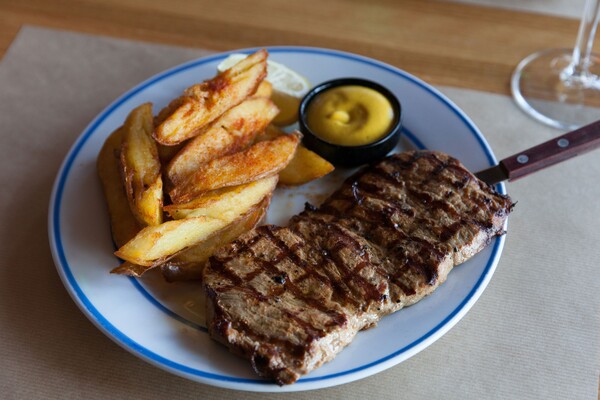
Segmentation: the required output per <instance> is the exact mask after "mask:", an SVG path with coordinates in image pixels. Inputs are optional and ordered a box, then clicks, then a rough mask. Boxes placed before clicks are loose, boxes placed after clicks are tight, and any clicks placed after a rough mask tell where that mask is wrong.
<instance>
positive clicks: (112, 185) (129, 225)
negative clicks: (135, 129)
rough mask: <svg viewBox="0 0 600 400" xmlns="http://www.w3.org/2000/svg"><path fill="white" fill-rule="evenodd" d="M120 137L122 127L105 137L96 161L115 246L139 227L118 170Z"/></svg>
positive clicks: (118, 245) (133, 234)
mask: <svg viewBox="0 0 600 400" xmlns="http://www.w3.org/2000/svg"><path fill="white" fill-rule="evenodd" d="M122 138H123V128H122V127H121V128H119V129H117V130H116V131H114V132H113V133H112V134H111V135H110V136H109V137H108V138H107V139H106V141H105V142H104V145H103V146H102V149H101V150H100V153H99V154H98V160H97V162H96V168H97V171H98V176H99V177H100V182H101V183H102V190H103V192H104V197H105V198H106V204H107V206H108V213H109V216H110V229H111V234H112V238H113V241H114V242H115V245H116V246H117V247H121V246H123V245H124V244H125V243H127V242H128V241H129V240H130V239H131V238H132V237H134V236H135V235H136V234H137V233H138V232H139V230H140V229H141V227H140V226H139V224H138V222H137V221H136V219H135V217H134V216H133V213H132V211H131V208H130V207H129V202H128V200H127V195H126V194H125V189H124V187H123V181H122V179H121V173H120V171H119V153H120V151H121V150H120V149H121V140H122Z"/></svg>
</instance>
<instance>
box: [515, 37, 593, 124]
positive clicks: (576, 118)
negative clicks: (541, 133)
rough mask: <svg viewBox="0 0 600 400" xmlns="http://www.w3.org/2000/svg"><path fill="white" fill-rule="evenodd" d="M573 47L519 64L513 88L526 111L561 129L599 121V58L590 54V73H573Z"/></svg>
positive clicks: (517, 100)
mask: <svg viewBox="0 0 600 400" xmlns="http://www.w3.org/2000/svg"><path fill="white" fill-rule="evenodd" d="M572 53H573V50H572V49H571V50H568V49H555V50H544V51H540V52H537V53H534V54H531V55H530V56H528V57H527V58H525V59H524V60H523V61H521V62H520V63H519V65H518V66H517V68H516V69H515V71H514V73H513V76H512V79H511V91H512V94H513V97H514V98H515V100H516V102H517V104H518V105H519V107H521V109H523V111H525V112H526V113H527V114H528V115H530V116H532V117H534V118H535V119H537V120H539V121H541V122H543V123H545V124H547V125H550V126H553V127H555V128H559V129H571V130H572V129H576V128H579V127H581V126H584V125H587V124H589V123H591V122H594V121H597V120H600V78H598V77H599V76H600V58H598V57H597V56H595V55H592V56H591V57H590V61H591V62H590V65H589V74H586V75H574V74H573V73H572V68H571V57H572Z"/></svg>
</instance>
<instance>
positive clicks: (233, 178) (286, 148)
mask: <svg viewBox="0 0 600 400" xmlns="http://www.w3.org/2000/svg"><path fill="white" fill-rule="evenodd" d="M300 137H301V135H300V134H299V133H294V134H290V135H283V136H280V137H277V138H275V139H273V140H267V141H264V142H259V143H256V144H255V145H253V146H251V147H249V148H248V149H246V150H244V151H241V152H239V153H235V154H231V155H228V156H224V157H221V158H218V159H216V160H212V161H209V162H208V163H206V164H204V165H202V166H201V167H200V168H199V169H198V170H197V171H196V172H194V173H193V174H192V175H190V176H189V177H188V178H187V179H186V180H185V181H183V182H182V183H181V184H179V185H176V186H175V187H174V188H173V190H171V191H170V193H169V194H170V196H171V200H172V201H173V203H174V204H179V203H187V202H190V201H192V200H193V199H195V198H196V197H198V196H200V195H201V194H203V193H205V192H208V191H211V190H216V189H220V188H224V187H230V186H237V185H242V184H244V183H248V182H251V181H255V180H257V179H261V178H264V177H267V176H269V175H273V174H276V173H278V172H279V171H281V170H282V169H283V168H285V166H286V165H287V164H288V163H289V162H290V160H291V159H292V157H293V155H294V153H295V151H296V147H297V146H298V143H299V142H300Z"/></svg>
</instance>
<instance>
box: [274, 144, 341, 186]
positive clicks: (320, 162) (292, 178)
mask: <svg viewBox="0 0 600 400" xmlns="http://www.w3.org/2000/svg"><path fill="white" fill-rule="evenodd" d="M333 169H334V167H333V165H332V164H331V163H330V162H329V161H327V160H325V159H324V158H322V157H321V156H319V155H318V154H317V153H314V152H312V151H310V150H308V149H307V148H306V147H304V146H302V145H299V146H298V148H297V149H296V154H294V157H293V158H292V160H291V161H290V163H289V164H288V165H287V166H286V167H285V168H284V169H282V170H281V171H280V172H279V183H281V184H282V185H285V186H298V185H304V184H305V183H307V182H310V181H312V180H315V179H318V178H320V177H322V176H325V175H327V174H328V173H330V172H331V171H333Z"/></svg>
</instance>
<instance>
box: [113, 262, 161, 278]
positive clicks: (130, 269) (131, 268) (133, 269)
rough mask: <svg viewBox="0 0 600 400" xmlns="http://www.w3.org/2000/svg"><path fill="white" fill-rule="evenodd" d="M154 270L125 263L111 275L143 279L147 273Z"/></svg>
mask: <svg viewBox="0 0 600 400" xmlns="http://www.w3.org/2000/svg"><path fill="white" fill-rule="evenodd" d="M150 269H152V268H149V267H145V266H143V265H137V264H133V263H131V262H129V261H125V262H124V263H123V264H121V265H119V266H118V267H117V268H114V269H113V270H112V271H110V273H111V274H117V275H127V276H135V277H136V278H139V277H141V276H142V275H143V274H144V273H145V272H146V271H149V270H150Z"/></svg>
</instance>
